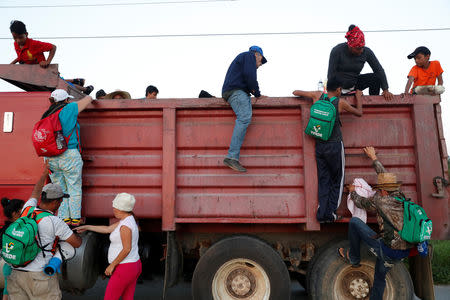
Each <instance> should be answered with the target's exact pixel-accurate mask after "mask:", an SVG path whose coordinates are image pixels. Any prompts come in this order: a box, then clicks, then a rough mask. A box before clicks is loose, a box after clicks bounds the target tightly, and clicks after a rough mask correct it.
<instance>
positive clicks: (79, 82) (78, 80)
mask: <svg viewBox="0 0 450 300" xmlns="http://www.w3.org/2000/svg"><path fill="white" fill-rule="evenodd" d="M72 83H73V84H76V85H79V86H84V79H83V78H75V79H73V80H72Z"/></svg>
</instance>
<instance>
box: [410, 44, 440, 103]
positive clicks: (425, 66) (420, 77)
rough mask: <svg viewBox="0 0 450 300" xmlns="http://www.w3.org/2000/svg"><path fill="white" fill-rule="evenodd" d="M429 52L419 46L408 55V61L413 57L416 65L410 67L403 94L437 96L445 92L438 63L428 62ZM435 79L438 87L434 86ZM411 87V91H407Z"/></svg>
mask: <svg viewBox="0 0 450 300" xmlns="http://www.w3.org/2000/svg"><path fill="white" fill-rule="evenodd" d="M430 55H431V52H430V50H429V49H428V48H427V47H424V46H421V47H418V48H416V50H414V52H413V53H411V54H410V55H408V59H411V58H413V57H414V60H415V61H416V65H415V66H414V67H412V69H411V71H409V74H408V82H407V83H406V87H405V94H408V93H409V92H411V94H421V95H439V94H442V93H443V92H444V91H445V88H444V87H443V86H442V84H443V83H444V81H443V80H442V73H443V72H444V71H443V70H442V67H441V64H440V63H439V61H437V60H434V61H430ZM436 78H437V81H438V85H436V86H435V83H436ZM411 85H413V87H412V89H411V91H410V90H409V89H410V88H411Z"/></svg>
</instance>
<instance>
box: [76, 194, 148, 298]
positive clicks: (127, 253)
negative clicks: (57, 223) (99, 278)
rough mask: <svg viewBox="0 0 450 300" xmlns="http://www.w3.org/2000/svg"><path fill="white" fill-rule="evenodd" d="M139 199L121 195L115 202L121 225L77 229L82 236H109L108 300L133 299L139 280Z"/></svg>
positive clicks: (117, 223) (106, 292) (115, 209)
mask: <svg viewBox="0 0 450 300" xmlns="http://www.w3.org/2000/svg"><path fill="white" fill-rule="evenodd" d="M135 203H136V199H135V198H134V196H133V195H130V194H128V193H120V194H118V195H117V196H116V197H115V198H114V200H113V202H112V206H113V212H114V217H116V218H117V219H119V220H120V221H119V222H116V223H114V224H111V225H109V226H95V225H83V226H80V227H78V228H76V229H75V230H76V231H77V232H79V233H81V232H84V231H86V230H89V231H94V232H98V233H109V234H110V235H109V239H110V241H111V244H110V245H109V249H108V262H109V266H108V267H107V268H106V270H105V275H106V276H111V279H109V282H108V286H107V287H106V291H105V298H104V299H105V300H113V299H114V300H116V299H119V297H120V296H122V299H123V300H132V299H133V297H134V290H135V288H136V281H137V279H138V277H139V275H140V274H141V272H142V263H141V260H140V257H139V246H138V242H139V229H138V226H137V223H136V218H135V216H134V213H133V208H134V204H135Z"/></svg>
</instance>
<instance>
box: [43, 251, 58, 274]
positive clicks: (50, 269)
mask: <svg viewBox="0 0 450 300" xmlns="http://www.w3.org/2000/svg"><path fill="white" fill-rule="evenodd" d="M61 263H62V260H61V256H59V257H57V256H56V255H55V256H53V257H52V258H51V259H50V261H49V262H48V264H47V265H46V266H45V267H44V273H45V274H46V275H48V276H53V275H55V273H56V272H59V273H61V268H60V267H61Z"/></svg>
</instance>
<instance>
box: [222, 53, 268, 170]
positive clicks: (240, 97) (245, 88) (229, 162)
mask: <svg viewBox="0 0 450 300" xmlns="http://www.w3.org/2000/svg"><path fill="white" fill-rule="evenodd" d="M266 62H267V60H266V58H265V57H264V55H263V51H262V49H261V48H260V47H258V46H252V47H250V49H249V51H247V52H243V53H241V54H239V55H238V56H236V58H235V59H234V60H233V62H232V63H231V65H230V67H229V68H228V71H227V75H226V76H225V82H224V83H223V87H222V97H223V98H224V99H225V100H226V101H227V102H228V103H229V104H230V105H231V108H232V109H233V111H234V113H235V114H236V124H235V125H234V130H233V136H232V137H231V143H230V148H229V149H228V155H227V157H226V158H225V159H224V160H223V163H224V164H225V165H226V166H228V167H230V168H231V169H233V170H235V171H239V172H247V169H245V168H244V167H243V166H242V165H241V164H240V162H239V154H240V151H241V146H242V143H243V142H244V138H245V133H246V132H247V127H248V125H249V124H250V121H251V119H252V103H251V100H250V94H252V95H253V96H255V97H256V98H260V97H261V93H260V91H259V86H258V81H257V80H256V69H258V68H259V67H260V66H261V65H262V64H265V63H266ZM263 97H264V96H263Z"/></svg>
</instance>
